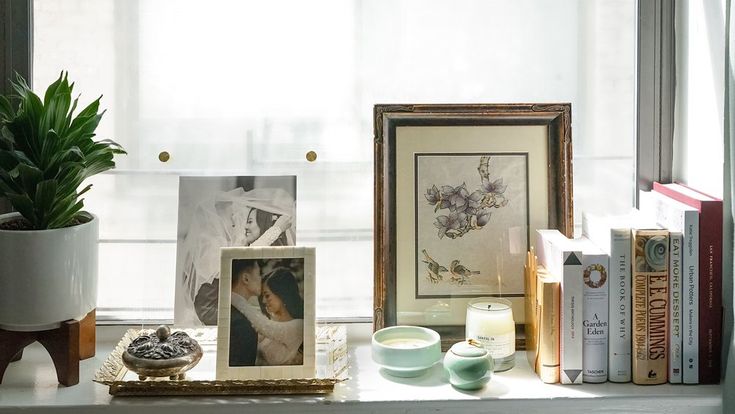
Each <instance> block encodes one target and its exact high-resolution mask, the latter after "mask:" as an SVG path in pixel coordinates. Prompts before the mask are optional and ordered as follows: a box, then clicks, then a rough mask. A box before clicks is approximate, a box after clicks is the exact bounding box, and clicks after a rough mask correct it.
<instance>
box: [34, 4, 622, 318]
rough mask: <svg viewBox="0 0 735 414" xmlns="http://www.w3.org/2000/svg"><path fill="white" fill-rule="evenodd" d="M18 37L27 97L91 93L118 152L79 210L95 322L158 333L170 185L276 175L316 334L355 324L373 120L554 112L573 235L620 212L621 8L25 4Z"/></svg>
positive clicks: (165, 281)
mask: <svg viewBox="0 0 735 414" xmlns="http://www.w3.org/2000/svg"><path fill="white" fill-rule="evenodd" d="M34 20H35V21H34V48H33V50H34V75H33V84H34V85H35V87H36V89H40V88H43V87H45V86H46V85H48V84H49V83H50V82H51V81H52V80H53V79H55V77H56V76H58V72H59V71H61V70H68V71H69V72H70V78H71V79H72V80H74V81H75V82H76V86H75V91H77V92H79V93H82V101H85V102H88V101H90V100H92V99H93V98H95V97H97V96H98V95H99V94H104V97H103V100H102V103H103V107H106V108H107V109H108V112H107V113H106V114H105V117H104V119H103V121H102V124H101V127H100V128H99V136H100V137H101V138H113V139H115V140H116V141H118V142H119V143H121V144H122V145H123V146H124V147H125V148H126V149H127V151H128V153H129V155H128V156H124V157H120V158H119V159H118V168H117V169H116V170H114V171H111V172H109V173H107V174H104V175H101V176H98V177H96V178H94V180H93V183H94V188H93V190H92V191H91V192H90V193H88V194H89V195H88V196H87V198H86V205H87V209H88V210H89V211H92V212H94V213H95V214H97V215H98V216H100V218H101V225H100V232H101V234H100V237H101V244H100V291H99V301H98V302H99V303H98V305H99V310H98V312H99V313H100V314H101V315H103V316H107V317H111V318H117V319H151V318H153V319H169V318H171V317H172V315H173V303H174V281H175V260H176V259H175V251H176V231H177V230H176V223H177V189H178V186H177V180H178V177H179V176H180V175H182V174H209V175H235V174H241V175H288V174H295V175H297V177H298V210H297V220H298V224H297V225H298V232H297V241H298V243H299V244H301V245H310V246H315V247H316V248H317V317H320V318H355V317H370V316H371V315H372V294H373V263H372V258H373V250H372V249H373V238H372V225H373V224H372V215H373V166H372V161H373V141H372V124H373V120H372V106H373V105H374V104H376V103H473V102H477V103H492V102H571V103H572V109H573V141H574V172H575V175H574V183H575V188H574V196H575V199H574V202H575V211H576V213H577V222H578V223H580V217H581V216H580V215H579V213H580V212H581V211H582V210H586V211H597V212H605V211H625V210H627V209H628V208H630V207H631V206H632V200H633V188H634V187H633V183H634V175H635V157H634V151H635V55H636V51H635V43H636V42H635V31H636V30H635V1H634V0H617V1H605V2H589V1H584V0H579V1H569V0H567V1H541V0H538V1H531V0H521V1H511V0H506V1H485V0H458V1H452V2H446V1H439V0H396V1H380V0H362V1H360V0H309V1H304V0H278V1H223V0H216V1H207V2H201V1H191V0H189V1H181V0H145V1H142V0H141V1H133V0H118V1H115V0H95V1H92V0H61V1H59V0H35V1H34ZM312 150H313V151H315V152H316V153H317V154H318V158H317V161H316V162H313V163H310V162H308V161H306V159H305V154H306V152H308V151H312ZM161 151H168V152H169V153H170V155H171V158H170V160H169V161H168V162H166V163H163V162H161V161H159V159H158V155H159V153H160V152H161Z"/></svg>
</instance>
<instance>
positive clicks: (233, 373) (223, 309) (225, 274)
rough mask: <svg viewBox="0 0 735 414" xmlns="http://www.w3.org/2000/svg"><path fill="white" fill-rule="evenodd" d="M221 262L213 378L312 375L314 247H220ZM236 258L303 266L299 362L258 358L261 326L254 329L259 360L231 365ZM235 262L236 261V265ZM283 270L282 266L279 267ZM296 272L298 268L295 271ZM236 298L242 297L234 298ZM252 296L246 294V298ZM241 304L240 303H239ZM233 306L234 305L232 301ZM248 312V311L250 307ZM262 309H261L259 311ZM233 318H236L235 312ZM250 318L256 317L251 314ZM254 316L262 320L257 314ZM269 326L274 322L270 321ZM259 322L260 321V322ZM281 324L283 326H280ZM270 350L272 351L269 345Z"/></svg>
mask: <svg viewBox="0 0 735 414" xmlns="http://www.w3.org/2000/svg"><path fill="white" fill-rule="evenodd" d="M221 252H222V253H221V261H222V268H221V273H220V275H221V276H220V285H219V309H218V324H217V366H216V377H217V379H219V380H238V379H240V380H242V379H247V380H257V379H299V378H313V377H314V376H315V375H316V350H315V349H316V333H315V332H316V320H315V273H316V270H315V269H316V263H315V257H316V256H315V249H314V248H312V247H228V248H222V250H221ZM236 260H243V261H248V260H255V261H258V263H262V264H263V266H264V269H267V267H269V266H271V265H272V264H273V263H274V262H275V263H292V264H293V266H295V267H296V268H298V266H299V263H303V264H302V268H303V282H302V286H303V288H302V290H303V293H302V298H303V342H302V350H301V351H300V352H301V353H302V355H303V358H302V359H301V361H300V362H301V364H294V363H293V359H292V360H291V362H288V364H280V363H275V364H272V363H271V362H269V361H268V360H267V358H265V360H264V358H261V357H262V356H264V355H265V354H267V351H268V349H264V348H261V347H263V346H265V345H267V343H266V344H265V345H264V343H265V341H264V340H265V339H269V340H270V339H271V338H268V337H267V336H266V335H265V334H264V332H266V329H268V326H265V327H262V328H261V329H262V330H261V331H259V332H258V336H259V338H260V341H259V343H258V346H259V348H258V358H259V359H260V360H259V361H258V362H256V364H257V365H256V364H254V365H247V366H242V365H239V363H238V364H236V365H232V364H231V362H232V360H231V358H230V354H231V351H232V349H231V343H230V338H231V335H230V333H231V320H232V317H233V316H232V315H233V312H234V310H233V309H235V308H232V307H231V306H232V302H233V300H232V297H233V295H232V291H233V287H232V278H233V275H232V273H233V263H235V261H236ZM237 266H238V265H237V264H236V267H237ZM280 269H285V268H280ZM275 273H276V271H275V270H273V271H270V270H268V272H267V273H265V274H264V275H263V280H264V281H265V280H266V279H267V277H272V276H273V275H275ZM295 273H298V270H296V271H295ZM266 284H267V282H264V284H263V288H262V292H269V291H266V288H265V286H266ZM235 296H236V301H237V300H240V301H241V300H242V299H239V298H237V295H235ZM240 298H241V297H240ZM253 300H254V298H253V297H250V301H253ZM239 303H242V302H239ZM236 305H238V304H237V303H236ZM253 308H255V306H253ZM266 309H267V307H266ZM250 312H252V310H250ZM263 312H265V310H264V311H263ZM236 317H238V316H237V315H236ZM253 318H254V319H255V318H256V317H253ZM257 319H262V318H260V317H257ZM271 322H272V323H271V324H270V325H269V326H272V325H273V324H274V323H279V322H275V321H271ZM260 323H263V322H262V321H261V322H260ZM256 325H258V323H253V328H256ZM284 326H285V325H284ZM270 350H273V348H271V349H270Z"/></svg>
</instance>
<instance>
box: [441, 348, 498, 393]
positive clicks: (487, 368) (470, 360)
mask: <svg viewBox="0 0 735 414" xmlns="http://www.w3.org/2000/svg"><path fill="white" fill-rule="evenodd" d="M494 365H495V364H494V363H493V357H492V355H490V353H489V352H488V351H487V350H486V349H485V348H484V347H483V346H482V344H480V343H478V342H476V341H474V340H472V339H469V340H467V341H462V342H457V343H456V344H454V345H452V347H451V348H450V349H449V351H447V354H446V355H445V356H444V370H445V371H446V372H447V374H448V375H449V383H450V384H452V385H453V386H455V387H457V388H459V389H462V390H478V389H480V388H482V387H483V386H485V384H487V383H488V381H490V378H491V377H492V374H493V368H494Z"/></svg>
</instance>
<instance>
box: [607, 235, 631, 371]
mask: <svg viewBox="0 0 735 414" xmlns="http://www.w3.org/2000/svg"><path fill="white" fill-rule="evenodd" d="M610 239H611V240H610V266H609V268H610V275H611V277H610V289H609V297H610V301H609V319H610V331H609V332H610V335H609V347H610V349H609V352H608V363H609V369H608V377H609V379H610V381H612V382H630V381H631V379H632V376H631V371H630V368H631V355H630V351H631V346H632V342H631V328H630V327H631V309H630V307H631V291H630V285H631V277H630V266H631V264H630V263H631V261H630V255H631V244H630V229H612V230H611V231H610Z"/></svg>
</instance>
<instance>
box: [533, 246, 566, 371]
mask: <svg viewBox="0 0 735 414" xmlns="http://www.w3.org/2000/svg"><path fill="white" fill-rule="evenodd" d="M526 282H527V289H526V292H527V296H526V315H530V317H529V318H527V321H526V355H527V357H528V362H529V364H530V365H531V367H533V369H534V371H535V372H536V373H537V374H538V375H539V377H540V378H541V380H542V381H543V382H545V383H550V384H553V383H558V382H559V301H560V297H559V294H560V283H559V279H558V277H555V276H553V275H551V274H549V273H548V272H547V271H546V269H545V268H544V267H543V266H541V265H538V264H537V263H536V257H535V256H534V255H533V253H532V252H531V253H529V257H528V258H527V262H526Z"/></svg>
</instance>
